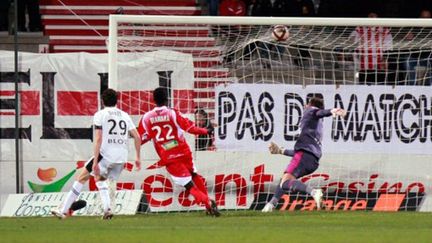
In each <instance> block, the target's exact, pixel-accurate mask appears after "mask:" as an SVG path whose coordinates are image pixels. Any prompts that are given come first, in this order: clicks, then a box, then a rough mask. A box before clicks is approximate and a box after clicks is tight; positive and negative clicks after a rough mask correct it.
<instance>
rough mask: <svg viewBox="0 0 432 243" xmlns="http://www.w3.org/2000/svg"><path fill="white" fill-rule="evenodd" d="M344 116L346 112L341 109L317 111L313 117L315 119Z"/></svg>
mask: <svg viewBox="0 0 432 243" xmlns="http://www.w3.org/2000/svg"><path fill="white" fill-rule="evenodd" d="M345 115H346V111H345V110H343V109H341V108H333V109H318V110H316V111H315V116H316V117H317V118H323V117H329V116H341V117H344V116H345Z"/></svg>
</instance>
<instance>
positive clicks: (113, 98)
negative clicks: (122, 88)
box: [102, 89, 117, 107]
mask: <svg viewBox="0 0 432 243" xmlns="http://www.w3.org/2000/svg"><path fill="white" fill-rule="evenodd" d="M102 102H103V105H104V106H108V107H112V106H115V105H116V104H117V92H116V91H115V90H113V89H106V90H105V91H104V92H103V93H102Z"/></svg>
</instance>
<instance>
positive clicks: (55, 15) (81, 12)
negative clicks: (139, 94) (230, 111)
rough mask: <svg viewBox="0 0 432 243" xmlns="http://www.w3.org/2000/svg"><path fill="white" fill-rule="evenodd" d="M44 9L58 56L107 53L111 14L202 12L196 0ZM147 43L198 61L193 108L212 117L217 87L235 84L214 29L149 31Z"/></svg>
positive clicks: (45, 0) (54, 1) (44, 3)
mask: <svg viewBox="0 0 432 243" xmlns="http://www.w3.org/2000/svg"><path fill="white" fill-rule="evenodd" d="M40 9H41V14H42V24H43V26H44V34H45V35H46V36H48V37H49V48H50V52H54V53H60V52H82V51H84V52H90V53H106V52H107V47H106V39H107V36H108V16H109V14H113V13H122V14H157V15H201V8H200V7H199V6H196V5H195V1H194V0H169V1H149V0H134V1H114V0H110V1H100V0H89V1H87V0H74V1H73V0H63V1H58V0H41V6H40ZM179 33H181V36H179ZM174 34H175V35H176V37H175V40H172V38H173V35H174ZM197 37H199V38H198V39H197ZM144 38H148V41H147V42H146V41H144V42H143V44H144V45H146V43H148V44H149V46H148V50H155V49H156V48H157V49H166V50H175V51H181V52H185V53H191V54H192V55H193V58H194V66H195V88H196V89H197V91H196V92H195V99H194V105H195V106H197V107H200V108H203V109H205V110H206V111H207V112H209V113H210V116H211V117H213V115H214V114H213V108H214V89H213V87H214V86H215V85H216V84H219V83H226V82H229V81H230V80H231V78H229V77H228V69H226V68H224V67H222V57H221V56H220V55H221V52H220V51H221V50H220V48H219V47H218V46H217V45H216V40H215V38H214V37H211V36H210V29H209V27H207V26H202V27H192V28H191V27H179V26H172V27H167V26H164V27H163V28H158V26H155V27H154V29H149V30H148V31H146V33H145V36H144ZM170 38H171V40H172V41H170Z"/></svg>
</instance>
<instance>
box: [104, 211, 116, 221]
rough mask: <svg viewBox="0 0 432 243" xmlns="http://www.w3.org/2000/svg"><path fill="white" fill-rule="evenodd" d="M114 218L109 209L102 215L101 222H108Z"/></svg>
mask: <svg viewBox="0 0 432 243" xmlns="http://www.w3.org/2000/svg"><path fill="white" fill-rule="evenodd" d="M113 217H114V214H113V213H112V212H111V209H108V211H106V212H105V213H104V215H103V216H102V219H103V220H109V219H112V218H113Z"/></svg>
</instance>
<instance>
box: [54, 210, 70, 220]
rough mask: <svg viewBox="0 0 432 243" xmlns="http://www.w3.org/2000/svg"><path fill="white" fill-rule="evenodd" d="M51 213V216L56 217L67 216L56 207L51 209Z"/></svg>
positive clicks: (62, 217) (63, 217)
mask: <svg viewBox="0 0 432 243" xmlns="http://www.w3.org/2000/svg"><path fill="white" fill-rule="evenodd" d="M51 214H52V215H53V216H55V217H57V218H58V219H65V218H67V215H66V214H64V213H62V212H61V211H60V210H58V209H54V210H51Z"/></svg>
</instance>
